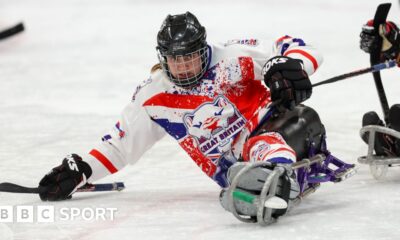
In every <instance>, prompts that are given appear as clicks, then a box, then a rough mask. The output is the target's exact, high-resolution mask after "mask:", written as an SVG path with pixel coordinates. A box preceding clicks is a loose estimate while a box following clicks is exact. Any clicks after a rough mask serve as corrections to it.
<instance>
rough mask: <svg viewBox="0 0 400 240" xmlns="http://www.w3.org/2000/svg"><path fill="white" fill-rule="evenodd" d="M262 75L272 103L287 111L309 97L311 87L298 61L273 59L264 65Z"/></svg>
mask: <svg viewBox="0 0 400 240" xmlns="http://www.w3.org/2000/svg"><path fill="white" fill-rule="evenodd" d="M263 75H264V82H265V84H266V85H267V86H268V87H269V89H270V91H271V100H272V102H275V103H279V105H281V106H283V107H285V108H287V109H290V110H291V109H293V108H294V106H296V105H298V104H299V103H301V102H303V101H305V100H306V99H308V98H310V96H311V93H312V85H311V82H310V79H309V78H308V75H307V73H306V72H305V71H304V68H303V62H302V61H301V60H299V59H294V58H289V57H285V56H277V57H273V58H271V59H270V60H268V61H267V62H266V63H265V65H264V67H263Z"/></svg>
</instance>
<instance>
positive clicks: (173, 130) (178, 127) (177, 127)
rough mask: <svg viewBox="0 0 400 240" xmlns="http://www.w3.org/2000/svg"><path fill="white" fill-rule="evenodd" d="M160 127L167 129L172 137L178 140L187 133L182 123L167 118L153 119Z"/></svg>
mask: <svg viewBox="0 0 400 240" xmlns="http://www.w3.org/2000/svg"><path fill="white" fill-rule="evenodd" d="M153 121H155V122H156V123H158V124H159V125H160V126H161V127H163V128H164V129H165V131H167V133H168V134H169V135H171V136H172V137H173V138H175V139H177V140H179V139H181V138H183V137H185V136H186V135H187V132H186V128H185V125H183V123H174V122H170V121H169V120H168V119H153Z"/></svg>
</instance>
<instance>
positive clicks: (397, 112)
mask: <svg viewBox="0 0 400 240" xmlns="http://www.w3.org/2000/svg"><path fill="white" fill-rule="evenodd" d="M389 124H390V128H392V129H394V130H396V131H398V132H400V104H394V105H393V106H392V107H391V108H390V110H389ZM394 145H395V146H394V148H395V152H396V155H397V156H400V139H399V138H396V139H395V140H394Z"/></svg>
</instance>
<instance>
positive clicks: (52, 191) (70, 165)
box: [39, 154, 92, 201]
mask: <svg viewBox="0 0 400 240" xmlns="http://www.w3.org/2000/svg"><path fill="white" fill-rule="evenodd" d="M91 175H92V169H91V168H90V166H89V164H87V163H86V162H84V161H83V160H82V158H81V157H80V156H79V155H77V154H71V155H68V156H67V157H66V158H64V160H63V161H62V164H61V165H60V166H58V167H55V168H53V169H52V170H51V171H50V173H48V174H46V176H44V177H43V178H42V180H41V181H40V183H39V196H40V199H42V201H58V200H65V199H69V198H71V196H72V194H73V193H74V192H75V191H76V190H77V189H78V188H79V187H81V186H83V185H85V184H86V180H87V179H88V178H89V177H90V176H91Z"/></svg>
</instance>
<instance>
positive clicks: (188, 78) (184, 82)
mask: <svg viewBox="0 0 400 240" xmlns="http://www.w3.org/2000/svg"><path fill="white" fill-rule="evenodd" d="M157 55H158V59H159V61H160V65H161V67H162V69H163V71H164V72H165V73H166V74H167V76H168V77H169V79H170V80H171V81H172V82H173V83H174V84H175V85H177V86H179V87H183V88H188V87H193V86H195V85H197V84H198V83H199V82H200V80H201V78H202V77H203V75H204V73H205V72H206V70H207V67H208V62H209V58H208V47H207V45H205V46H203V47H201V48H200V49H198V50H195V51H193V52H190V53H187V54H184V55H172V54H169V53H167V52H164V51H161V49H160V48H157ZM167 58H173V59H174V61H170V63H169V64H174V66H171V67H172V68H173V69H175V71H174V74H175V76H174V75H173V74H172V73H171V70H170V67H169V66H168V60H167ZM178 59H180V61H177V60H178ZM179 69H182V70H179Z"/></svg>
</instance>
